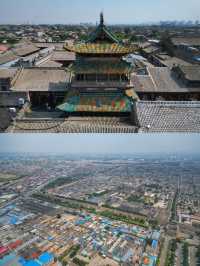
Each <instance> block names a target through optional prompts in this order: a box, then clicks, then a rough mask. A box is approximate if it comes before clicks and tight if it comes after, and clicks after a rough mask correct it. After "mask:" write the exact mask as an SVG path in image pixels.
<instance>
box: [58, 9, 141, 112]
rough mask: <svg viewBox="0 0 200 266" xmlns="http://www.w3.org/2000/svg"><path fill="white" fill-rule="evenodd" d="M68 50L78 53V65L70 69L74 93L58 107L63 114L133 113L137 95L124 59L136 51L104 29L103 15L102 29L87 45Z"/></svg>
mask: <svg viewBox="0 0 200 266" xmlns="http://www.w3.org/2000/svg"><path fill="white" fill-rule="evenodd" d="M65 49H66V50H68V51H71V52H75V53H76V61H75V62H74V63H73V64H72V65H71V67H70V71H71V73H72V74H73V76H74V79H73V81H72V84H71V89H70V91H69V92H68V94H67V96H66V99H65V102H64V103H63V104H61V105H60V106H59V107H58V108H59V109H60V110H62V111H65V112H69V113H72V112H103V113H104V112H112V113H115V112H120V113H125V112H131V108H132V100H134V99H136V98H137V95H136V94H135V93H134V91H133V90H132V89H131V84H130V74H131V71H132V66H131V64H130V63H128V62H126V61H124V60H123V59H122V57H123V56H125V55H127V54H129V53H132V52H134V51H135V50H136V47H134V46H130V45H124V44H123V43H122V42H121V41H120V40H118V38H117V37H116V36H115V35H114V34H113V33H112V32H110V31H109V29H108V28H107V27H106V26H105V24H104V18H103V14H102V13H101V17H100V24H99V26H98V27H97V28H96V30H95V31H94V32H93V33H91V34H90V36H89V37H88V39H87V40H86V41H85V42H81V43H77V44H75V45H73V46H68V45H67V44H66V45H65ZM88 88H90V90H89V91H88V90H87V89H88ZM94 88H95V89H94ZM108 88H109V90H107V89H108ZM113 89H114V90H113Z"/></svg>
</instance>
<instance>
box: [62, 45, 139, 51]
mask: <svg viewBox="0 0 200 266" xmlns="http://www.w3.org/2000/svg"><path fill="white" fill-rule="evenodd" d="M64 47H65V49H66V50H68V51H71V52H75V53H78V54H129V53H133V52H135V50H136V47H135V46H130V45H129V46H126V45H122V44H118V43H111V44H110V43H80V44H76V45H74V46H68V45H65V46H64Z"/></svg>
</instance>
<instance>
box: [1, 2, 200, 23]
mask: <svg viewBox="0 0 200 266" xmlns="http://www.w3.org/2000/svg"><path fill="white" fill-rule="evenodd" d="M199 10H200V1H199V0H190V1H188V0H168V1H162V0H152V1H148V0H141V1H133V0H117V1H116V0H84V1H82V0H74V1H70V0H57V1H54V0H42V1H41V0H34V1H30V0H6V1H5V0H0V24H23V23H25V24H28V23H29V24H42V23H43V24H79V23H96V22H97V21H98V17H99V13H100V12H101V11H103V12H104V14H105V20H106V23H108V24H138V23H150V22H159V21H164V20H169V21H170V20H178V21H181V20H192V21H195V20H200V12H199Z"/></svg>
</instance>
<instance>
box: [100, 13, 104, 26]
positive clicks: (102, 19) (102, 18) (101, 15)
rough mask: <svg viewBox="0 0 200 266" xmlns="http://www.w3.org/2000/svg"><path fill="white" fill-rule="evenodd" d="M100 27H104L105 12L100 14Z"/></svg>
mask: <svg viewBox="0 0 200 266" xmlns="http://www.w3.org/2000/svg"><path fill="white" fill-rule="evenodd" d="M100 25H104V17H103V11H102V12H101V13H100Z"/></svg>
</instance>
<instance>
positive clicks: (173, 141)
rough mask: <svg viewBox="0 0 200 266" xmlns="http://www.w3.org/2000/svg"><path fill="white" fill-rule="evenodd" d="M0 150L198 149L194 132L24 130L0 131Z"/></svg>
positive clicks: (133, 151)
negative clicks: (45, 133)
mask: <svg viewBox="0 0 200 266" xmlns="http://www.w3.org/2000/svg"><path fill="white" fill-rule="evenodd" d="M0 147H1V149H0V152H38V153H43V152H45V153H47V152H50V153H75V154H82V153H90V154H101V153H105V154H113V153H117V154H123V153H170V152H171V153H179V154H181V153H194V154H198V153H199V151H200V143H199V136H198V134H192V135H184V134H183V135H180V134H174V135H173V136H172V135H170V134H163V135H157V134H156V135H148V134H147V135H137V136H133V135H132V134H130V135H129V134H127V135H122V134H120V135H117V134H106V135H105V134H92V135H85V134H68V135H67V136H66V135H62V134H61V135H60V134H59V135H57V134H47V135H43V134H39V135H38V134H36V135H35V134H24V135H19V134H18V135H2V136H1V138H0Z"/></svg>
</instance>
